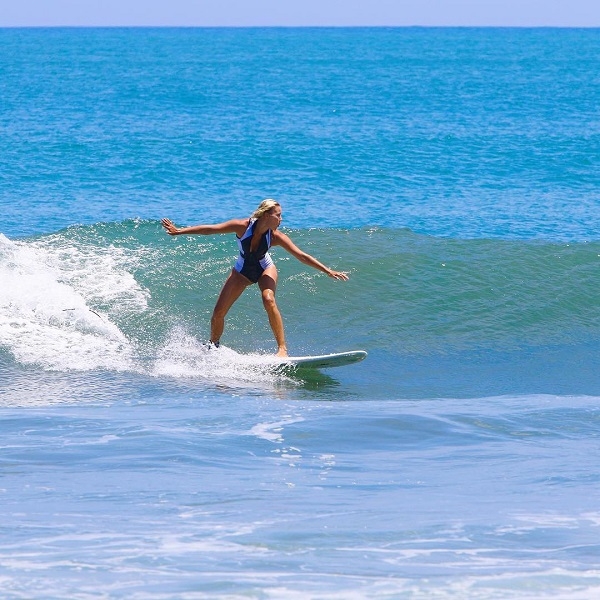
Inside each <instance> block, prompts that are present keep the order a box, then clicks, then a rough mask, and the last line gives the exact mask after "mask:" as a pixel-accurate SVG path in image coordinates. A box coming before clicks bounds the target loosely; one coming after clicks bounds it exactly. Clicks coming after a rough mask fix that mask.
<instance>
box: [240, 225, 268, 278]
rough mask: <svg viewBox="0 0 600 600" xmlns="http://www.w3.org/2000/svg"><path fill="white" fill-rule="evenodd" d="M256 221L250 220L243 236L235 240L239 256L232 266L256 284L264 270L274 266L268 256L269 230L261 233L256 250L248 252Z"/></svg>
mask: <svg viewBox="0 0 600 600" xmlns="http://www.w3.org/2000/svg"><path fill="white" fill-rule="evenodd" d="M256 221H257V220H256V219H250V222H249V223H248V227H247V229H246V231H245V232H244V235H243V236H242V237H238V238H237V243H238V246H239V249H240V255H239V257H238V259H237V261H236V263H235V265H234V269H235V270H236V271H237V272H238V273H241V274H242V275H243V276H244V277H246V278H247V279H249V280H250V281H251V282H252V283H256V282H257V281H258V280H259V279H260V276H261V275H262V274H263V273H264V271H265V269H267V268H268V267H270V266H271V265H273V264H274V263H273V259H272V258H271V255H270V254H269V248H270V247H271V230H270V229H268V230H267V231H265V233H263V235H262V236H261V238H260V241H259V242H258V246H257V247H256V250H254V252H251V251H250V244H252V235H253V234H254V228H255V226H256Z"/></svg>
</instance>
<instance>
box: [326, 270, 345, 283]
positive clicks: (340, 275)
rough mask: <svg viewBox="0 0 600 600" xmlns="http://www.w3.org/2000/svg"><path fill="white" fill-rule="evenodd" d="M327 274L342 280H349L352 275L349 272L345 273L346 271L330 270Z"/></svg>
mask: <svg viewBox="0 0 600 600" xmlns="http://www.w3.org/2000/svg"><path fill="white" fill-rule="evenodd" d="M327 275H329V277H332V278H333V279H339V280H340V281H348V279H350V277H349V276H348V273H345V272H344V271H331V270H330V271H329V272H328V273H327Z"/></svg>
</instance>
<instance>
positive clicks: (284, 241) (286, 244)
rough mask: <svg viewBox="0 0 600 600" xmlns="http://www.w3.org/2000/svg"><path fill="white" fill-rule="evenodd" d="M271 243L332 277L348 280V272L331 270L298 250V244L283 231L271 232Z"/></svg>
mask: <svg viewBox="0 0 600 600" xmlns="http://www.w3.org/2000/svg"><path fill="white" fill-rule="evenodd" d="M273 245H275V246H281V247H282V248H283V249H285V250H287V251H288V252H289V253H290V254H291V255H292V256H294V257H295V258H297V259H298V260H299V261H300V262H302V263H304V264H305V265H308V266H309V267H313V268H314V269H317V270H319V271H323V273H326V274H327V275H329V277H332V278H333V279H340V280H342V281H348V279H349V277H348V273H345V272H344V271H333V270H332V269H330V268H328V267H326V266H325V265H324V264H323V263H321V262H319V261H318V260H317V259H316V258H315V257H314V256H311V255H310V254H307V253H306V252H304V251H303V250H300V248H298V246H296V244H294V242H292V240H291V239H290V238H289V237H288V236H287V235H285V233H281V231H274V232H273Z"/></svg>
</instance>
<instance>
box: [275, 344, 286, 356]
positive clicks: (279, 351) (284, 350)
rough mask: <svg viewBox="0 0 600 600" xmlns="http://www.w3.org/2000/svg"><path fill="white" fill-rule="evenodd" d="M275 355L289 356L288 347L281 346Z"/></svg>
mask: <svg viewBox="0 0 600 600" xmlns="http://www.w3.org/2000/svg"><path fill="white" fill-rule="evenodd" d="M275 356H289V355H288V351H287V348H286V347H285V346H282V347H281V348H279V350H277V354H276V355H275Z"/></svg>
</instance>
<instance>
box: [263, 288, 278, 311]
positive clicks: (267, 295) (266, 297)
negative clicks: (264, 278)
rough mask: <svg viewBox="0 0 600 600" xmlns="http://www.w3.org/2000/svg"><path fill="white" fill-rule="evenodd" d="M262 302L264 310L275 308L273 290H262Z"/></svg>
mask: <svg viewBox="0 0 600 600" xmlns="http://www.w3.org/2000/svg"><path fill="white" fill-rule="evenodd" d="M262 301H263V306H264V307H265V309H266V310H272V309H274V308H277V304H276V303H275V293H274V292H273V290H263V293H262Z"/></svg>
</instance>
